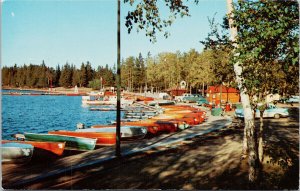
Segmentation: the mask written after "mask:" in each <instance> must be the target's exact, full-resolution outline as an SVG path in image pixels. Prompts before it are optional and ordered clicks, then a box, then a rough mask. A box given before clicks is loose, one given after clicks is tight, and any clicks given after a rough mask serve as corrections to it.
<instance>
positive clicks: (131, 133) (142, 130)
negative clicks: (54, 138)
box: [76, 125, 147, 140]
mask: <svg viewBox="0 0 300 191" xmlns="http://www.w3.org/2000/svg"><path fill="white" fill-rule="evenodd" d="M76 132H97V133H115V132H116V126H115V125H113V126H112V125H108V126H92V128H88V129H77V130H76ZM146 134H147V127H138V126H121V139H123V140H124V139H142V138H144V137H145V136H146Z"/></svg>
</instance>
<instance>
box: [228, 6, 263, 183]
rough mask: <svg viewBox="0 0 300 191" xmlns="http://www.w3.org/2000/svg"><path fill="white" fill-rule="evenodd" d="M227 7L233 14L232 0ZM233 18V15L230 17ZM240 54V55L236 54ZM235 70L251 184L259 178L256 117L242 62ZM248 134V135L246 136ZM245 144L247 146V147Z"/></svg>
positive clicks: (233, 36)
mask: <svg viewBox="0 0 300 191" xmlns="http://www.w3.org/2000/svg"><path fill="white" fill-rule="evenodd" d="M227 8H228V15H230V16H232V11H233V4H232V0H227ZM230 18H231V17H230ZM232 24H233V20H232V19H229V27H230V33H231V40H233V41H234V40H235V39H236V37H237V28H235V27H233V25H232ZM234 46H235V47H236V48H237V46H238V45H237V44H234ZM235 56H238V55H235ZM233 67H234V72H235V76H236V82H237V84H238V87H239V90H240V96H241V101H242V104H243V109H244V121H245V127H244V128H246V130H245V132H246V135H245V134H244V141H246V142H247V143H245V142H244V144H243V146H244V148H243V152H245V151H248V164H249V176H248V178H249V182H250V184H253V183H255V182H256V180H257V166H258V165H257V162H258V161H257V158H258V156H257V144H256V134H255V125H254V118H253V115H252V110H251V105H250V99H249V95H248V94H247V93H246V89H245V88H244V87H243V78H242V76H241V74H242V71H243V69H242V67H241V65H240V63H238V62H237V63H235V64H234V66H233ZM245 136H246V137H245ZM245 146H247V147H246V148H245Z"/></svg>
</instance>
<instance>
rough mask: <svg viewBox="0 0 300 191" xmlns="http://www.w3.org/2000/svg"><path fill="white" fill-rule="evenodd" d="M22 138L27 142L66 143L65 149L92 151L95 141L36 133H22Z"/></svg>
mask: <svg viewBox="0 0 300 191" xmlns="http://www.w3.org/2000/svg"><path fill="white" fill-rule="evenodd" d="M24 136H25V139H26V140H28V141H45V142H66V146H65V149H73V150H74V149H75V150H93V149H94V148H95V145H96V139H90V138H83V137H73V136H66V135H51V134H37V133H24Z"/></svg>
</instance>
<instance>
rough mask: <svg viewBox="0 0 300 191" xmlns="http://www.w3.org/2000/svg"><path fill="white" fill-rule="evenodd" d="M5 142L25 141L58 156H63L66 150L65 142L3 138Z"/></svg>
mask: <svg viewBox="0 0 300 191" xmlns="http://www.w3.org/2000/svg"><path fill="white" fill-rule="evenodd" d="M4 143H24V144H30V145H32V146H33V147H34V148H39V149H42V150H46V151H49V152H51V153H54V154H56V155H58V156H61V155H62V154H63V152H64V150H65V145H66V143H65V142H41V141H9V140H3V141H2V144H4Z"/></svg>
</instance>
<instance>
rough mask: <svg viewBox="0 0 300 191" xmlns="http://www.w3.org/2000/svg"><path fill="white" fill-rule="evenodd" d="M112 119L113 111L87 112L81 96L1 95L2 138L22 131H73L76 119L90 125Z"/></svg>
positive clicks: (114, 116) (105, 122)
mask: <svg viewBox="0 0 300 191" xmlns="http://www.w3.org/2000/svg"><path fill="white" fill-rule="evenodd" d="M115 119H116V112H115V111H110V112H101V111H89V108H88V107H86V106H82V104H81V96H26V95H23V96H9V95H2V139H12V137H11V135H13V134H16V133H24V132H32V133H47V132H48V131H52V130H75V129H76V124H77V123H79V122H80V123H84V124H85V125H87V126H90V125H95V124H108V123H109V122H110V121H111V120H115Z"/></svg>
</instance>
